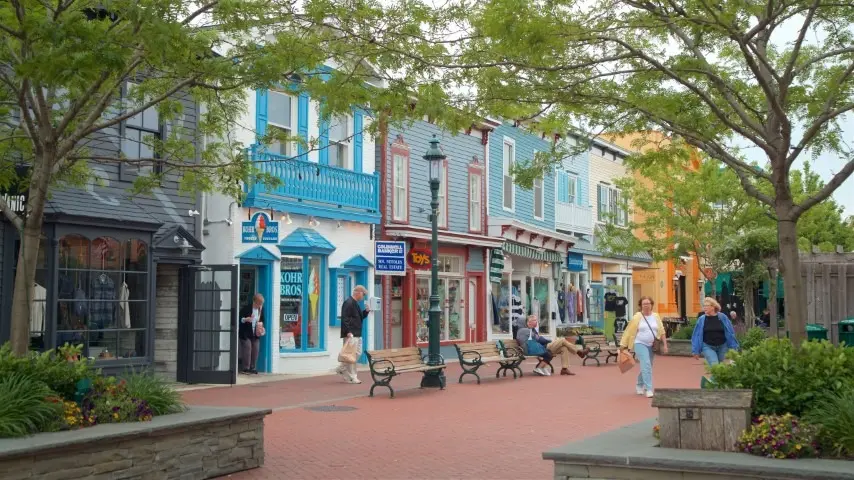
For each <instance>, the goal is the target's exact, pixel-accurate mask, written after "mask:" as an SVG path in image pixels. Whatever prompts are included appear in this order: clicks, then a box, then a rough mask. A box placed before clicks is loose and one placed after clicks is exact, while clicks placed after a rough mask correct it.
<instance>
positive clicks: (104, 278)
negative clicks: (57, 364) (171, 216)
mask: <svg viewBox="0 0 854 480" xmlns="http://www.w3.org/2000/svg"><path fill="white" fill-rule="evenodd" d="M148 254H149V251H148V245H147V244H146V243H145V242H143V241H141V240H136V239H132V240H127V241H124V242H122V241H119V240H117V239H115V238H110V237H98V238H95V239H94V240H89V239H88V238H87V237H84V236H81V235H66V236H64V237H62V238H61V239H60V241H59V265H58V282H57V284H58V289H57V290H58V291H57V297H58V298H57V302H58V303H57V307H58V308H57V332H56V343H57V345H63V344H65V343H69V344H72V345H82V346H83V353H84V355H86V356H88V357H91V358H95V359H97V360H114V359H117V358H136V357H145V355H146V345H147V341H146V336H147V331H148V320H149V315H148V300H149V297H148V293H149V292H148V290H149V277H148V274H149V272H148V264H149V256H148Z"/></svg>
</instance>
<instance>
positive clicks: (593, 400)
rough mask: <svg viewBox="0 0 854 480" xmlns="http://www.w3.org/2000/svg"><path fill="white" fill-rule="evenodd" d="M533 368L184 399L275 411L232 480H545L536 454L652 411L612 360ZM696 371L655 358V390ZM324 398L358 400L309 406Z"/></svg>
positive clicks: (697, 366) (199, 393)
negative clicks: (327, 408) (255, 451)
mask: <svg viewBox="0 0 854 480" xmlns="http://www.w3.org/2000/svg"><path fill="white" fill-rule="evenodd" d="M532 368H533V364H530V365H527V366H526V367H525V371H526V376H525V377H524V378H522V379H519V380H515V381H513V380H508V379H501V380H495V379H494V377H493V378H489V375H488V374H487V375H483V376H482V377H484V381H483V383H482V384H481V385H476V384H474V383H471V384H469V383H466V384H463V385H460V384H458V383H456V382H457V376H458V375H459V366H458V365H453V366H452V367H450V368H449V369H448V370H449V372H448V380H449V385H448V389H447V390H445V391H435V390H424V391H422V390H420V389H417V388H414V387H416V386H417V384H418V382H419V377H418V375H417V374H409V375H404V376H402V377H400V378H398V379H397V380H396V381H395V383H397V384H398V387H403V388H398V389H396V390H397V396H396V398H394V399H389V398H388V395H387V394H385V392H383V394H380V395H378V396H376V397H374V398H368V397H367V396H366V395H367V392H368V389H369V387H370V382H369V376H368V374H367V373H364V374H362V375H361V377H362V380H363V381H364V382H365V383H363V384H362V385H346V384H342V383H340V379H339V378H338V377H337V376H324V377H314V378H303V379H298V380H289V381H283V382H274V383H265V384H256V385H246V386H239V387H225V388H214V389H206V390H194V391H189V392H185V394H184V396H185V398H186V399H187V401H188V402H190V403H191V404H205V405H245V406H258V407H268V408H274V409H276V412H275V413H274V414H273V415H271V416H269V417H267V419H266V423H265V432H264V433H265V446H266V462H265V465H264V467H263V468H260V469H257V470H253V471H250V472H243V473H241V474H236V475H233V476H231V478H235V479H289V480H310V479H324V480H326V479H329V480H331V479H347V480H350V479H379V480H392V479H490V480H495V479H546V478H551V477H552V470H551V468H552V467H551V464H550V463H548V462H545V461H543V460H542V459H541V453H542V452H543V451H544V450H547V449H549V448H552V447H555V446H558V445H561V444H564V443H567V442H568V441H570V440H572V439H573V438H576V439H577V438H582V437H585V436H591V435H595V434H598V433H601V432H604V431H607V430H611V429H614V428H617V427H620V426H622V425H626V424H629V423H633V422H636V421H639V420H643V419H645V418H650V417H653V416H655V414H656V412H655V410H654V409H653V408H652V407H650V402H649V400H648V399H646V398H644V397H638V396H636V395H635V394H634V378H633V375H632V374H626V375H625V376H623V375H620V372H619V370H618V369H617V368H616V367H615V366H613V365H611V366H607V367H605V366H603V367H599V368H596V367H590V366H588V367H580V366H577V367H575V368H574V371H575V372H576V373H577V375H576V376H573V377H560V376H554V377H551V378H543V377H536V376H534V375H533V374H530V375H529V374H528V373H527V372H529V371H530V370H531V369H532ZM494 371H495V370H494V369H492V368H490V369H489V370H488V371H487V372H492V375H494ZM702 373H703V367H702V365H701V363H700V362H699V361H696V360H693V359H690V358H677V357H658V358H656V365H655V382H656V386H657V387H659V388H664V387H688V388H695V387H698V386H699V378H700V376H701V375H702ZM467 381H468V380H467ZM406 387H409V389H406ZM329 404H334V405H340V406H347V407H354V408H355V410H352V411H346V412H315V411H310V410H307V409H306V408H305V407H307V406H315V405H329ZM614 448H620V447H619V445H615V446H614Z"/></svg>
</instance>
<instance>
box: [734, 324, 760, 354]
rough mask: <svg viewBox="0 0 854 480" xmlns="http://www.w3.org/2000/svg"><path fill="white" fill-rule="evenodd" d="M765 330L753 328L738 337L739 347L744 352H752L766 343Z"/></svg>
mask: <svg viewBox="0 0 854 480" xmlns="http://www.w3.org/2000/svg"><path fill="white" fill-rule="evenodd" d="M765 338H766V337H765V330H763V329H761V328H759V327H753V328H751V329H750V330H748V331H746V332H744V333H741V334H739V335H737V339H738V345H739V346H740V347H741V349H742V350H750V349H751V348H754V347H756V346H757V345H759V344H760V343H762V342H764V341H765Z"/></svg>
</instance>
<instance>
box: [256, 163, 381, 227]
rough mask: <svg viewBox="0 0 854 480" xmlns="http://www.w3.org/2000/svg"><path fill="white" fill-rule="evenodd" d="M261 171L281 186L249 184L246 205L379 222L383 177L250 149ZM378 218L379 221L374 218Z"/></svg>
mask: <svg viewBox="0 0 854 480" xmlns="http://www.w3.org/2000/svg"><path fill="white" fill-rule="evenodd" d="M250 155H251V156H252V160H253V161H254V162H256V167H257V168H258V170H260V171H261V172H263V173H265V174H267V175H271V176H273V177H276V178H278V179H279V180H280V183H279V185H278V186H275V187H266V186H264V185H261V184H255V185H248V186H247V192H246V193H247V198H246V206H250V207H257V208H275V209H276V210H279V211H283V212H293V213H300V214H305V215H321V216H328V217H333V218H341V219H354V220H362V221H370V222H371V223H378V222H379V210H380V177H379V175H378V174H370V173H359V172H354V171H352V170H347V169H344V168H338V167H331V166H329V165H320V164H317V163H314V162H309V161H307V160H302V159H297V158H291V157H284V156H281V155H274V154H271V153H267V152H264V151H263V150H262V149H261V148H260V147H259V146H253V147H252V148H251V149H250ZM374 220H375V221H374Z"/></svg>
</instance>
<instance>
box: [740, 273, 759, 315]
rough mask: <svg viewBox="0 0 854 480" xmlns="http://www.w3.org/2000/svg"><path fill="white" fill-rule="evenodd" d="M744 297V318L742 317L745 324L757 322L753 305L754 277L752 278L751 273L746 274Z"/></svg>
mask: <svg viewBox="0 0 854 480" xmlns="http://www.w3.org/2000/svg"><path fill="white" fill-rule="evenodd" d="M742 290H743V295H744V296H743V297H742V299H743V300H744V318H742V319H741V321H742V322H744V326H745V327H747V326H748V325H754V324H755V323H756V309H755V308H754V306H753V293H754V292H753V291H754V286H753V279H752V278H750V276H749V275H745V276H744V287H743V288H742Z"/></svg>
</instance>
